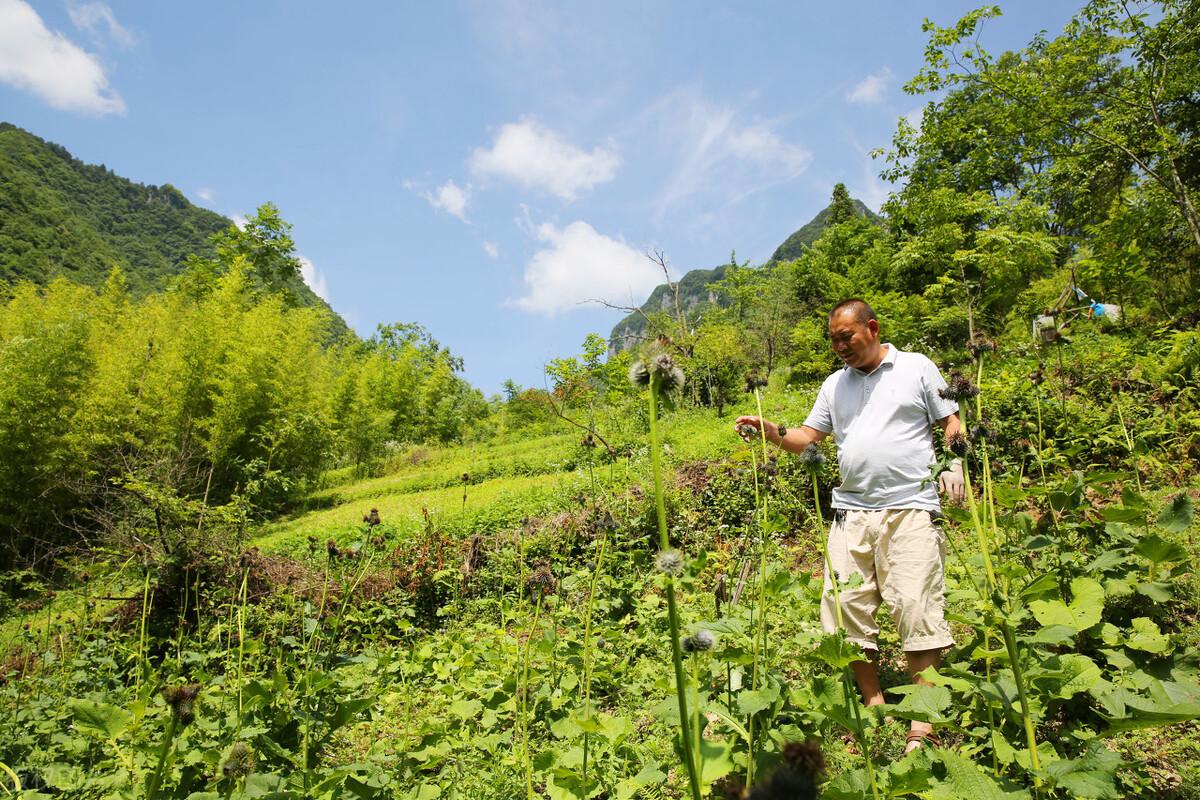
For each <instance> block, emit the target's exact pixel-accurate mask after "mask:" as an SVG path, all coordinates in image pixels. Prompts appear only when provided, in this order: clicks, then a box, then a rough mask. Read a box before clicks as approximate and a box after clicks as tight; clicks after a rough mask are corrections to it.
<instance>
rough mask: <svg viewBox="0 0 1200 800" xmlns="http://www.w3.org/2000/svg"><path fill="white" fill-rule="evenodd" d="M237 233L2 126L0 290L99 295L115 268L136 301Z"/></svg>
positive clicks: (162, 193) (303, 296)
mask: <svg viewBox="0 0 1200 800" xmlns="http://www.w3.org/2000/svg"><path fill="white" fill-rule="evenodd" d="M232 225H233V221H232V220H230V219H227V218H226V217H223V216H221V215H220V214H216V213H213V212H212V211H208V210H207V209H203V208H198V207H196V206H194V205H192V204H191V203H190V202H189V201H188V199H187V198H186V197H184V196H183V193H182V192H180V191H179V190H178V189H176V188H175V187H174V186H172V185H170V184H163V185H162V186H146V185H143V184H140V183H134V182H132V181H130V180H127V179H125V178H122V177H120V176H119V175H116V174H115V173H113V171H112V170H110V169H108V168H107V167H105V166H104V165H99V166H97V165H93V164H85V163H83V162H82V161H79V160H78V159H76V158H74V157H73V156H72V155H71V154H70V153H69V152H67V150H66V148H64V147H61V146H59V145H56V144H52V143H50V142H47V141H44V140H42V139H39V138H38V137H37V136H34V135H33V134H31V133H28V132H26V131H23V130H21V129H20V128H17V127H15V126H13V125H10V124H8V123H6V122H0V281H3V282H7V283H9V284H15V283H17V282H19V281H32V282H34V283H37V284H46V283H49V282H50V281H51V280H53V279H54V278H57V277H63V278H67V279H69V280H71V281H73V282H75V283H80V284H84V285H86V286H95V287H99V286H101V285H102V284H103V283H104V281H105V279H106V278H107V277H108V274H109V271H110V270H112V268H113V267H119V268H120V269H121V271H122V272H123V273H124V275H125V277H126V280H127V282H128V284H129V289H130V291H131V292H132V293H133V294H134V295H135V296H139V297H140V296H142V295H144V294H146V293H147V292H151V291H155V290H161V289H165V288H167V287H168V286H170V285H171V283H172V281H173V280H174V279H175V278H177V277H178V276H179V275H180V274H181V273H182V272H183V271H184V268H185V265H186V264H187V261H188V259H189V258H192V257H196V258H212V257H213V256H214V255H215V242H216V240H215V239H214V238H213V237H214V235H215V234H217V233H219V232H221V231H224V230H226V229H228V228H230V227H231V226H232ZM275 279H276V280H277V281H278V282H279V286H280V287H286V288H287V289H288V291H290V292H291V293H292V294H293V296H294V297H295V298H296V301H297V302H299V303H300V304H301V305H305V306H317V307H320V308H323V309H325V310H326V311H327V312H329V316H330V319H331V321H332V326H333V328H334V329H335V331H336V332H337V333H344V332H346V331H347V328H346V325H345V323H344V322H342V320H341V318H340V317H338V316H337V315H336V314H333V313H332V309H330V308H329V305H328V304H327V303H326V302H325V301H324V300H322V299H321V298H319V297H317V296H316V295H315V294H313V292H312V290H311V289H309V288H308V286H307V285H305V283H304V281H303V280H301V279H300V276H299V275H298V274H295V275H293V274H281V275H278V276H277V277H276V278H275Z"/></svg>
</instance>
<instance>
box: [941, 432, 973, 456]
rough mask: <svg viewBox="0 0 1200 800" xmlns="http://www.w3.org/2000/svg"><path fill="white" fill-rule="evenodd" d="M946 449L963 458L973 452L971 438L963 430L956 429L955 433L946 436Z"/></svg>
mask: <svg viewBox="0 0 1200 800" xmlns="http://www.w3.org/2000/svg"><path fill="white" fill-rule="evenodd" d="M946 449H947V450H949V451H950V452H951V453H954V455H956V456H958V457H959V458H963V457H964V456H966V455H967V453H969V452H971V440H970V439H968V438H967V435H966V434H965V433H963V432H962V431H955V433H954V434H953V435H951V436H947V437H946Z"/></svg>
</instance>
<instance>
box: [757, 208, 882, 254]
mask: <svg viewBox="0 0 1200 800" xmlns="http://www.w3.org/2000/svg"><path fill="white" fill-rule="evenodd" d="M850 202H851V203H853V205H854V211H855V213H856V214H858V215H859V216H860V217H866V218H867V219H868V220H870V221H871V222H874V223H875V224H876V225H882V224H883V217H881V216H879V215H878V214H876V213H875V212H874V211H872V210H871V209H869V208H867V206H866V204H865V203H863V201H861V200H855V199H853V198H850ZM834 205H835V204H834V203H830V204H829V205H827V206H825V208H823V209H821V210H820V211H819V212H818V213H817V215H816V216H815V217H813V218H812V219H811V220H809V222H808V223H807V224H806V225H805V226H804V227H802V228H801V229H800V230H798V231H796V232H795V233H793V234H792V235H791V236H789V237H788V238H786V239H784V240H783V244H781V245H779V247H777V248H775V252H774V253H773V254H772V255H771V258H770V260H768V261H767V263H768V264H774V263H775V262H776V261H794V260H796V259H797V258H799V257H800V256H801V255H803V253H804V251H805V250H806V249H808V248H809V247H811V246H812V243H813V242H815V241H816V240H817V239H820V238H821V234H822V233H824V231H825V228H827V227H828V226H829V216H830V214H832V213H833V209H834Z"/></svg>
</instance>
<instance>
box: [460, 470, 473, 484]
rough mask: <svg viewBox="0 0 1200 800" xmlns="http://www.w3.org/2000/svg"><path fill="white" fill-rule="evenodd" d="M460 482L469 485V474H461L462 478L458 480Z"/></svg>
mask: <svg viewBox="0 0 1200 800" xmlns="http://www.w3.org/2000/svg"><path fill="white" fill-rule="evenodd" d="M460 480H461V481H462V482H463V483H470V482H471V473H469V472H464V473H463V474H462V478H460Z"/></svg>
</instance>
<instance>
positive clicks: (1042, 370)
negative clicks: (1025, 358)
mask: <svg viewBox="0 0 1200 800" xmlns="http://www.w3.org/2000/svg"><path fill="white" fill-rule="evenodd" d="M1045 380H1046V365H1045V364H1038V367H1037V369H1035V370H1034V371H1033V372H1031V373H1029V382H1030V383H1032V384H1033V385H1034V386H1041V385H1042V383H1043V382H1044V381H1045Z"/></svg>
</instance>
